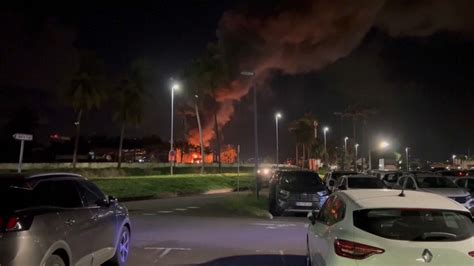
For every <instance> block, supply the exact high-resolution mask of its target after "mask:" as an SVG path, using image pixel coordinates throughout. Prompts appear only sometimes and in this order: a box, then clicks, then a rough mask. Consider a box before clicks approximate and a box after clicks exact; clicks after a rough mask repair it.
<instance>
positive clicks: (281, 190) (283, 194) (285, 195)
mask: <svg viewBox="0 0 474 266" xmlns="http://www.w3.org/2000/svg"><path fill="white" fill-rule="evenodd" d="M280 195H282V196H283V197H284V198H288V197H290V192H289V191H286V190H284V189H280Z"/></svg>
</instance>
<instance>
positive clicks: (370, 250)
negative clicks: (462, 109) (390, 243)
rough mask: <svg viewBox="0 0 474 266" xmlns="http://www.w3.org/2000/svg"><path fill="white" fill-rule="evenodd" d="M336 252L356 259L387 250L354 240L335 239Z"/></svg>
mask: <svg viewBox="0 0 474 266" xmlns="http://www.w3.org/2000/svg"><path fill="white" fill-rule="evenodd" d="M334 250H335V251H336V254H337V255H339V256H341V257H345V258H349V259H355V260H362V259H365V258H368V257H370V256H372V255H375V254H382V253H384V252H385V250H383V249H381V248H376V247H372V246H368V245H364V244H360V243H356V242H352V241H347V240H341V239H337V240H335V241H334Z"/></svg>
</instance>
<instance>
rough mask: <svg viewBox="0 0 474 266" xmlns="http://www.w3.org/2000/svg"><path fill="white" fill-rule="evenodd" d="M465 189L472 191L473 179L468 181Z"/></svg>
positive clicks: (473, 188) (473, 187)
mask: <svg viewBox="0 0 474 266" xmlns="http://www.w3.org/2000/svg"><path fill="white" fill-rule="evenodd" d="M467 187H468V188H470V189H471V191H474V179H469V180H468V183H467Z"/></svg>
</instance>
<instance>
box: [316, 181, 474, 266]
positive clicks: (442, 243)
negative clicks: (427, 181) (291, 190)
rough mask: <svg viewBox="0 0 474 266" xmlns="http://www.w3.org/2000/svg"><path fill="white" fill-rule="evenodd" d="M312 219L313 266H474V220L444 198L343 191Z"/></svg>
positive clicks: (413, 192)
mask: <svg viewBox="0 0 474 266" xmlns="http://www.w3.org/2000/svg"><path fill="white" fill-rule="evenodd" d="M308 218H309V219H310V221H311V223H310V224H309V227H308V235H307V250H308V257H307V262H308V265H325V266H332V265H343V266H350V265H358V266H363V265H377V266H380V265H394V266H395V265H443V266H447V265H466V266H467V265H470V266H472V265H474V224H473V217H472V216H471V213H470V212H469V211H468V210H466V208H464V207H463V206H462V205H460V204H459V203H457V202H455V201H453V200H450V199H448V198H446V197H443V196H440V195H436V194H432V193H426V192H418V191H404V193H401V192H400V190H386V189H370V190H364V189H360V190H347V191H339V192H336V193H334V194H332V195H331V196H330V197H329V198H328V199H327V201H326V202H325V204H324V205H323V207H322V208H321V210H320V212H319V213H316V212H314V211H313V212H312V213H309V214H308Z"/></svg>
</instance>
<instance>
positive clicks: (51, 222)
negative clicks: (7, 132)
mask: <svg viewBox="0 0 474 266" xmlns="http://www.w3.org/2000/svg"><path fill="white" fill-rule="evenodd" d="M130 229H131V228H130V221H129V218H128V211H127V209H126V208H125V207H124V206H122V205H121V204H119V203H118V202H117V200H116V199H114V198H111V197H107V196H106V195H104V193H103V192H102V191H101V190H100V189H99V188H98V187H97V186H96V185H94V184H93V183H92V182H90V181H88V180H86V179H85V178H83V177H82V176H79V175H74V174H62V173H55V174H44V175H33V176H27V175H8V176H2V175H0V265H9V266H16V265H44V266H52V265H54V266H61V265H101V264H103V263H110V264H112V265H121V266H122V265H125V264H126V262H127V257H128V253H129V247H130Z"/></svg>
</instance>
